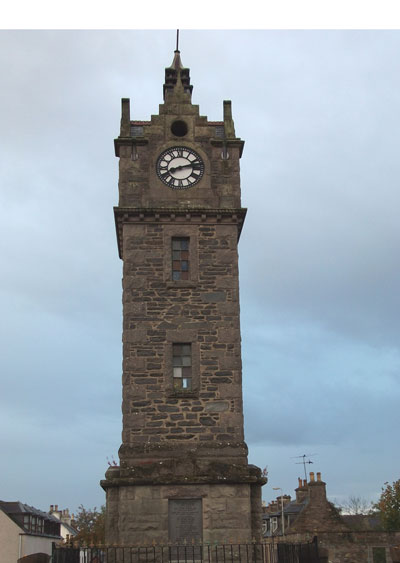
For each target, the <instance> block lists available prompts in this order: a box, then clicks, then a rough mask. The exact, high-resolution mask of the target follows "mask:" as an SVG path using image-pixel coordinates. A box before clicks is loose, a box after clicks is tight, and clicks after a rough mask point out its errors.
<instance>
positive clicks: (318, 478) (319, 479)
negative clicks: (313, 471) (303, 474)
mask: <svg viewBox="0 0 400 563" xmlns="http://www.w3.org/2000/svg"><path fill="white" fill-rule="evenodd" d="M317 481H321V473H320V472H319V471H318V473H317Z"/></svg>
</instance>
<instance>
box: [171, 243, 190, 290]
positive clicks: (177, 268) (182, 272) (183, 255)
mask: <svg viewBox="0 0 400 563" xmlns="http://www.w3.org/2000/svg"><path fill="white" fill-rule="evenodd" d="M172 279H173V280H188V279H189V237H173V238H172Z"/></svg>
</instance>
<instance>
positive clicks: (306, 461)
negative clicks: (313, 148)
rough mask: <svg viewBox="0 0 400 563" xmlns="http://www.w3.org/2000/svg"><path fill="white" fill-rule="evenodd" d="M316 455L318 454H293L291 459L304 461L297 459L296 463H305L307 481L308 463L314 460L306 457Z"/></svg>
mask: <svg viewBox="0 0 400 563" xmlns="http://www.w3.org/2000/svg"><path fill="white" fill-rule="evenodd" d="M315 455H318V454H303V455H296V456H293V457H292V458H291V459H300V458H301V459H302V460H303V461H296V465H303V467H304V477H305V479H306V481H307V471H306V463H308V464H310V463H314V462H313V461H311V460H310V459H306V458H310V457H313V456H315Z"/></svg>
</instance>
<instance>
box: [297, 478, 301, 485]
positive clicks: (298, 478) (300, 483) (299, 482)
mask: <svg viewBox="0 0 400 563" xmlns="http://www.w3.org/2000/svg"><path fill="white" fill-rule="evenodd" d="M297 479H298V481H299V487H301V485H302V481H301V479H300V477H297Z"/></svg>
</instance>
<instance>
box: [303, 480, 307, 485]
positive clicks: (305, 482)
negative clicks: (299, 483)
mask: <svg viewBox="0 0 400 563" xmlns="http://www.w3.org/2000/svg"><path fill="white" fill-rule="evenodd" d="M306 486H307V480H306V479H303V487H306Z"/></svg>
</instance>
